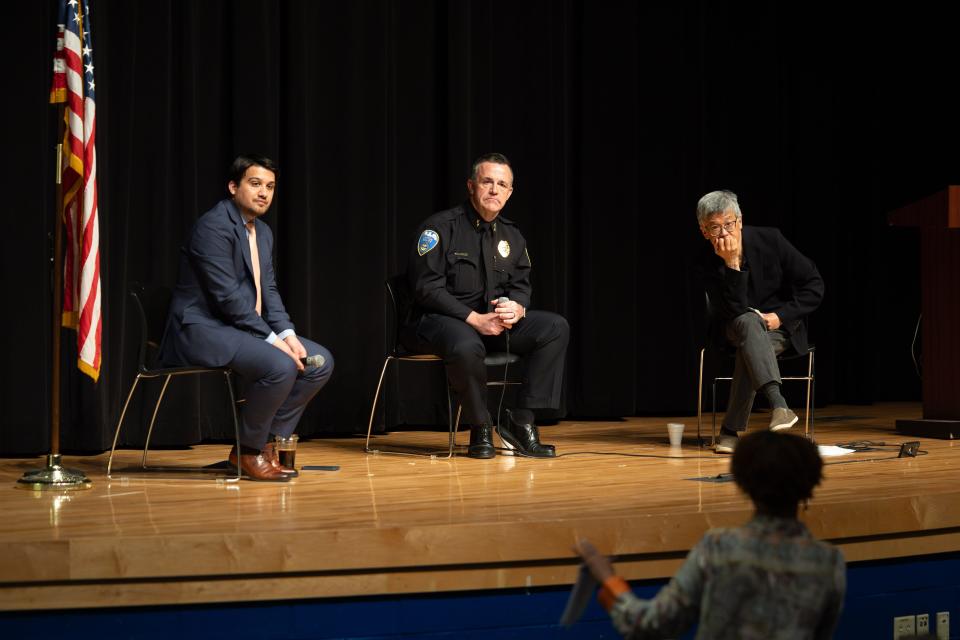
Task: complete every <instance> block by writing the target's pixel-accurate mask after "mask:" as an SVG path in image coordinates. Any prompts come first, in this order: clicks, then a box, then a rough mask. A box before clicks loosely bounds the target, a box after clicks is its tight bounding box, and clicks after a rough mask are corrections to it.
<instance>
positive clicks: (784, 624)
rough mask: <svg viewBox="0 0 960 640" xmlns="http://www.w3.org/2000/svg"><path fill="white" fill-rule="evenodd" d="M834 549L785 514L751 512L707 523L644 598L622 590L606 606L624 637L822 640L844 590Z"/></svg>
mask: <svg viewBox="0 0 960 640" xmlns="http://www.w3.org/2000/svg"><path fill="white" fill-rule="evenodd" d="M845 572H846V565H845V563H844V560H843V555H842V554H841V553H840V551H839V550H838V549H836V548H835V547H833V546H831V545H829V544H827V543H825V542H820V541H818V540H815V539H814V538H813V536H812V535H810V532H809V531H808V530H807V528H806V526H804V524H803V523H802V522H800V521H799V520H795V519H793V518H776V517H771V516H763V515H755V516H754V517H753V519H752V520H750V522H748V523H747V524H745V525H744V526H742V527H737V528H735V529H712V530H711V531H708V532H707V533H706V534H705V535H704V537H703V539H701V540H700V542H698V543H697V545H696V546H695V547H694V548H693V549H691V550H690V553H689V554H688V555H687V559H686V561H684V563H683V566H681V567H680V569H679V570H678V571H677V574H676V575H675V576H674V577H673V578H672V579H671V580H670V582H669V584H667V585H666V586H665V587H663V588H662V589H661V590H660V592H659V593H657V595H656V597H654V598H653V599H652V600H642V599H640V598H638V597H636V596H635V595H633V594H632V593H625V594H622V595H621V596H620V597H619V598H618V599H617V601H616V603H615V604H614V606H613V607H612V608H611V609H610V617H611V619H612V621H613V625H614V627H616V629H617V631H619V632H620V633H621V634H622V635H623V636H624V637H626V638H668V637H675V636H679V635H681V634H682V633H683V632H684V631H685V630H686V629H688V628H690V626H692V625H693V623H694V622H697V621H698V620H699V627H698V629H697V636H696V637H697V638H704V639H706V638H710V639H713V638H731V639H733V638H746V639H751V638H763V639H764V640H770V639H774V638H775V639H784V640H786V639H794V638H797V639H799V638H830V637H832V635H833V630H834V628H835V627H836V624H837V619H838V618H839V616H840V607H841V604H842V602H843V595H844V591H845V589H846V573H845Z"/></svg>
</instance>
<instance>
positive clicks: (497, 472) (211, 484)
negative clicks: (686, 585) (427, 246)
mask: <svg viewBox="0 0 960 640" xmlns="http://www.w3.org/2000/svg"><path fill="white" fill-rule="evenodd" d="M919 414H920V408H919V405H916V404H899V405H894V404H885V405H874V406H865V407H844V406H833V407H827V408H824V409H820V410H819V411H818V413H817V431H816V435H817V440H818V442H819V443H820V444H835V443H838V442H849V441H853V440H872V441H883V442H886V443H895V442H896V443H899V442H903V441H906V440H911V439H913V438H908V437H905V436H900V435H898V434H896V433H895V432H894V430H893V424H894V420H895V419H896V418H909V417H919ZM675 419H676V418H675V417H673V416H667V417H657V418H630V419H625V420H622V421H610V422H577V421H564V422H561V423H560V424H559V425H556V426H552V427H548V428H545V429H543V433H542V436H543V439H544V441H547V442H552V443H554V444H556V445H557V449H558V452H559V453H561V454H563V455H562V457H558V458H556V459H554V460H531V459H524V458H513V457H509V456H498V457H497V458H496V459H494V460H486V461H484V460H472V459H469V458H466V457H462V456H459V457H455V458H453V459H451V460H440V459H435V460H431V459H428V458H412V457H407V456H394V455H386V454H377V455H367V454H365V453H363V446H362V445H363V441H362V440H361V439H359V438H338V439H316V440H311V441H307V442H304V443H301V446H300V450H299V452H298V457H297V462H298V464H300V465H302V464H308V465H339V466H340V470H339V471H333V472H331V471H305V472H303V473H302V474H301V477H300V478H299V479H297V480H295V481H293V482H291V483H289V484H266V483H255V482H248V481H242V482H239V483H226V482H222V481H219V482H218V481H216V480H214V479H199V480H198V479H193V478H182V477H171V476H170V475H163V476H156V475H154V476H145V475H144V474H142V473H138V472H133V471H130V472H123V471H121V472H115V473H114V477H113V479H112V480H110V479H107V478H106V476H105V469H106V454H102V455H98V456H89V457H71V456H67V457H66V458H65V466H68V467H74V468H79V469H82V470H83V471H84V472H86V473H87V474H88V475H89V477H90V478H91V480H92V481H93V488H91V489H89V490H83V491H72V492H63V493H61V492H56V491H45V492H33V491H29V490H23V489H16V488H14V487H15V484H16V480H17V479H18V478H19V477H20V476H21V474H22V473H23V472H24V471H26V470H28V469H31V468H36V467H37V466H42V465H41V464H40V459H39V458H38V459H33V460H24V459H8V460H2V461H0V462H2V464H0V477H2V480H3V481H4V483H5V484H6V487H7V490H6V491H2V492H0V513H3V521H2V522H0V609H2V610H27V609H46V608H74V607H76V608H84V607H105V606H135V605H160V604H185V603H191V604H192V603H212V602H236V601H253V600H281V599H288V598H289V599H299V598H314V597H330V596H360V595H380V594H390V593H418V592H436V591H454V590H472V589H495V588H515V587H539V586H547V585H562V584H570V583H571V582H572V581H573V580H574V577H575V571H576V566H577V562H576V559H575V558H574V556H573V554H572V552H571V545H572V544H573V541H574V539H575V538H576V537H578V536H582V537H588V538H590V539H591V540H592V541H594V543H595V544H596V545H597V546H598V548H599V549H601V550H602V551H604V552H606V553H611V554H616V555H617V556H619V557H620V562H619V563H618V568H619V569H620V571H621V573H622V574H624V575H625V576H627V577H628V578H632V579H640V578H659V577H666V576H669V575H671V574H672V573H673V571H674V570H675V569H676V567H677V566H678V565H679V563H680V561H681V560H682V559H683V557H684V556H685V554H686V553H687V551H688V550H689V549H690V547H691V546H692V545H693V544H694V543H695V542H696V541H697V540H698V539H699V538H700V536H701V535H702V534H703V532H704V531H705V530H706V529H708V528H710V527H714V526H726V525H736V524H739V523H742V522H743V521H745V520H746V519H747V518H748V517H749V514H750V507H749V503H748V501H747V500H746V499H745V498H744V497H742V496H741V495H739V493H738V492H737V489H736V487H735V485H734V484H733V483H732V482H707V481H701V480H696V478H705V477H707V478H715V477H716V476H718V475H719V474H723V473H725V472H727V471H728V467H729V457H727V456H720V455H716V454H714V453H712V452H711V451H709V450H707V449H700V448H698V447H697V446H696V441H695V439H696V418H695V417H694V418H691V417H684V418H679V419H676V420H678V421H681V422H684V423H685V424H686V425H687V429H686V433H685V434H684V436H685V439H684V444H683V447H682V448H680V449H671V448H670V447H669V445H668V444H667V439H666V427H665V424H666V422H668V421H671V420H675ZM763 419H764V415H763V414H760V415H757V416H755V423H754V424H753V425H752V426H751V428H762V425H763ZM466 438H467V434H466V432H461V433H460V435H459V440H460V441H465V440H466ZM445 440H446V434H445V433H443V432H395V433H391V434H389V435H387V436H380V437H378V438H377V440H376V441H377V444H378V446H386V445H387V443H392V444H398V443H407V444H426V445H429V446H434V447H440V446H443V445H444V444H445ZM921 443H922V446H921V449H922V450H924V451H926V452H928V453H927V455H922V456H920V457H917V458H900V459H898V458H896V457H895V456H896V449H895V448H892V449H891V448H885V449H883V450H877V451H873V452H861V453H855V454H851V455H848V456H844V457H840V458H828V459H827V460H826V462H827V464H828V465H829V466H828V467H826V480H825V482H824V484H823V485H822V486H821V487H820V488H819V490H818V491H817V494H816V496H815V498H814V500H812V501H811V503H810V505H809V508H808V510H807V511H805V512H804V514H803V519H804V520H805V521H806V522H807V524H808V526H809V527H810V529H811V530H812V531H813V533H814V535H816V536H817V537H819V538H823V539H828V540H831V541H833V542H834V543H836V544H838V545H840V546H841V547H842V549H843V551H844V554H845V555H846V558H847V560H848V561H859V560H871V559H880V558H893V557H902V556H910V555H922V554H930V553H941V552H945V551H955V550H958V549H960V483H958V481H957V469H958V468H960V444H958V443H956V442H952V441H945V440H927V439H922V440H921ZM226 451H227V447H226V446H223V445H203V446H197V447H194V448H193V449H190V450H186V451H156V452H151V463H153V464H160V463H164V464H178V463H180V464H183V463H189V464H205V463H209V462H213V461H216V460H218V459H221V458H222V457H223V456H224V455H225V454H226ZM118 456H119V467H120V468H121V469H123V468H124V467H130V466H132V465H136V464H138V462H139V455H138V452H136V451H122V452H120V453H119V454H118ZM837 463H842V464H837Z"/></svg>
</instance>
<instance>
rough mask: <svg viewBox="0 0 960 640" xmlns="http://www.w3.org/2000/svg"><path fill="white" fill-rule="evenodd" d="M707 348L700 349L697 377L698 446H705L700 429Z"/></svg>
mask: <svg viewBox="0 0 960 640" xmlns="http://www.w3.org/2000/svg"><path fill="white" fill-rule="evenodd" d="M705 351H706V348H703V349H700V376H699V378H697V446H698V447H702V446H703V439H702V437H701V435H700V429H701V427H702V426H703V354H704V352H705Z"/></svg>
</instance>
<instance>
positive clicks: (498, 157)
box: [470, 153, 513, 182]
mask: <svg viewBox="0 0 960 640" xmlns="http://www.w3.org/2000/svg"><path fill="white" fill-rule="evenodd" d="M484 162H492V163H493V164H504V165H506V166H507V167H508V168H509V169H510V176H511V180H510V181H511V182H513V179H512V177H513V165H511V164H510V161H509V160H507V156H505V155H503V154H502V153H485V154H483V155H482V156H480V157H479V158H477V159H476V160H474V161H473V164H472V165H470V179H471V180H473V181H474V182H476V181H477V173H478V172H479V171H480V165H482V164H483V163H484Z"/></svg>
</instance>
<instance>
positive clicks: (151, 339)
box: [107, 283, 241, 481]
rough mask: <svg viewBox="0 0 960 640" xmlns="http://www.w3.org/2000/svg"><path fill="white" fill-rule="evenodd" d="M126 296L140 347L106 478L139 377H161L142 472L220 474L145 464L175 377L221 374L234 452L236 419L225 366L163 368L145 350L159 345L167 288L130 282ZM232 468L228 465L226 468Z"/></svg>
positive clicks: (219, 470)
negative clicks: (136, 322) (137, 325)
mask: <svg viewBox="0 0 960 640" xmlns="http://www.w3.org/2000/svg"><path fill="white" fill-rule="evenodd" d="M130 297H131V298H133V302H134V305H133V306H134V308H135V309H136V310H137V314H138V317H139V320H140V348H139V351H138V353H137V376H136V378H134V380H133V385H132V386H131V387H130V393H128V394H127V400H126V402H124V403H123V410H122V411H121V412H120V419H119V420H118V421H117V429H116V431H115V432H114V434H113V445H112V446H111V447H110V458H109V459H108V460H107V477H108V478H109V477H111V471H112V469H113V456H114V453H115V452H116V449H117V440H118V439H119V438H120V428H121V427H122V426H123V419H124V417H125V416H126V414H127V408H128V407H129V406H130V400H131V399H132V398H133V394H134V392H135V391H136V390H137V385H138V384H139V383H140V381H141V380H150V379H153V378H163V387H162V388H161V389H160V395H159V396H158V397H157V403H156V405H154V407H153V415H152V416H151V417H150V426H149V427H148V428H147V440H146V443H145V444H144V445H143V456H142V458H141V460H140V466H141V469H142V470H146V471H180V472H183V471H192V472H211V471H213V472H217V473H222V472H223V468H222V467H150V466H148V465H147V454H148V452H149V450H150V438H151V436H152V435H153V425H154V423H155V422H156V420H157V413H158V412H159V411H160V404H161V403H162V402H163V397H164V394H165V393H166V391H167V386H168V385H169V384H170V380H171V379H173V378H174V377H179V376H191V375H199V374H207V373H218V374H220V375H222V376H223V380H224V383H225V384H226V387H227V393H228V395H229V398H230V413H231V415H232V416H233V431H234V435H235V437H236V442H237V451H239V450H240V421H239V419H238V418H237V403H236V402H235V400H234V394H233V380H232V376H233V372H232V371H231V370H230V369H228V368H226V367H194V366H182V367H164V366H160V365H158V364H157V362H156V359H155V356H154V357H153V358H151V357H150V356H149V352H151V351H153V352H156V350H157V349H158V348H159V346H160V339H161V337H162V336H163V327H164V324H165V323H166V319H167V310H168V309H169V307H170V297H171V294H170V289H168V288H166V287H159V286H146V285H141V284H139V283H134V284H133V285H132V286H131V287H130ZM227 469H228V470H230V469H232V468H231V467H228V468H227ZM240 476H241V471H240V464H239V456H238V463H237V467H236V474H235V475H233V476H230V480H231V481H237V480H239V479H240Z"/></svg>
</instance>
